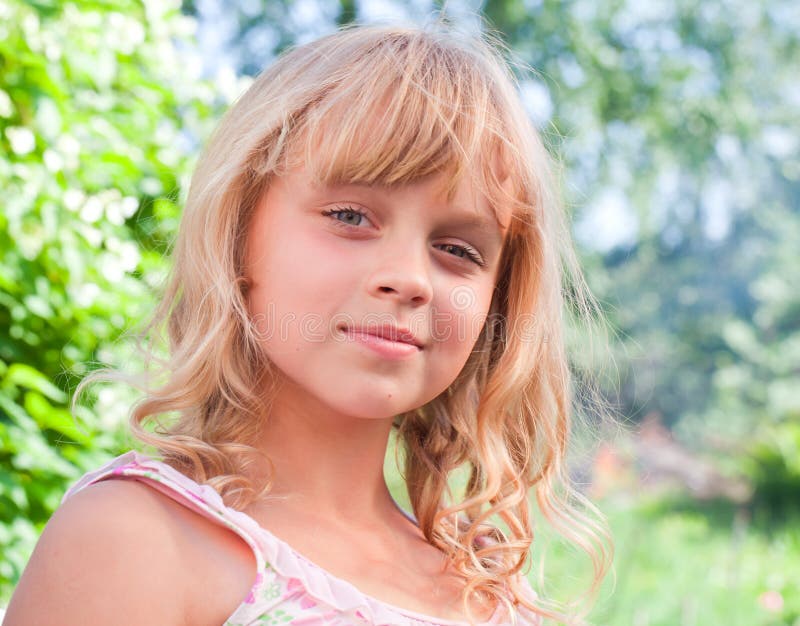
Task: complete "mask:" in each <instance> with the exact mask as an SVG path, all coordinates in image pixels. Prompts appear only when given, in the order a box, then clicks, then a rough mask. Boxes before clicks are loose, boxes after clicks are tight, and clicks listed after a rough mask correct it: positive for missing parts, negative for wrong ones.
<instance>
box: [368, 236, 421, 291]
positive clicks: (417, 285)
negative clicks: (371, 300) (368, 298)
mask: <svg viewBox="0 0 800 626" xmlns="http://www.w3.org/2000/svg"><path fill="white" fill-rule="evenodd" d="M394 250H395V252H394V253H392V254H386V255H385V256H383V257H382V258H381V259H379V260H377V262H376V264H375V266H374V270H373V272H372V274H371V276H370V280H369V290H370V293H372V295H374V296H375V297H378V298H393V299H396V300H398V301H399V302H402V303H406V302H407V303H410V304H412V305H414V306H421V305H423V304H426V303H427V302H430V300H431V298H433V286H432V285H431V277H430V268H429V266H428V263H429V261H428V256H429V253H428V251H427V250H425V249H424V246H423V245H421V244H420V245H409V244H408V243H407V242H406V243H405V245H402V244H401V245H399V246H394ZM387 252H389V251H388V250H387Z"/></svg>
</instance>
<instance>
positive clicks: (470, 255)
mask: <svg viewBox="0 0 800 626" xmlns="http://www.w3.org/2000/svg"><path fill="white" fill-rule="evenodd" d="M337 213H350V214H352V215H360V216H361V217H367V214H366V213H364V212H363V211H360V210H359V209H354V208H353V207H345V208H343V209H330V210H329V211H323V212H322V214H323V215H325V216H327V217H330V216H332V215H335V214H337ZM333 221H334V223H335V224H336V226H338V227H340V228H348V229H349V228H355V225H354V224H347V223H346V222H342V221H341V220H337V219H334V220H333ZM441 245H443V246H449V247H451V248H455V249H457V250H463V251H464V253H465V255H466V256H465V257H458V256H457V255H453V256H455V257H456V258H462V259H463V258H467V259H469V260H470V261H472V262H473V263H475V264H476V265H479V266H480V267H485V266H486V264H485V263H484V262H483V261H482V260H481V257H480V256H479V255H478V253H477V252H476V251H475V250H473V249H472V248H469V247H467V246H459V245H457V244H454V243H445V244H441Z"/></svg>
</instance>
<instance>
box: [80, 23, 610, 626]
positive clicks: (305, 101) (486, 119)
mask: <svg viewBox="0 0 800 626" xmlns="http://www.w3.org/2000/svg"><path fill="white" fill-rule="evenodd" d="M503 53H504V49H503V48H502V45H501V44H500V43H498V42H497V41H496V40H495V39H493V38H492V37H491V36H489V35H480V36H478V35H461V34H458V33H456V32H454V31H453V30H452V29H450V28H445V27H443V26H441V25H437V26H435V27H422V28H420V27H396V26H391V27H387V26H357V27H350V28H344V29H342V30H340V31H338V32H336V33H334V34H332V35H329V36H326V37H323V38H321V39H319V40H317V41H314V42H312V43H309V44H306V45H302V46H299V47H295V48H293V49H290V50H289V51H287V52H285V53H284V54H282V55H281V56H280V57H279V58H278V59H277V61H276V62H275V63H274V64H273V65H271V66H270V67H269V68H268V69H266V70H265V71H264V72H263V73H262V74H261V75H259V76H258V78H257V79H256V80H255V81H254V83H253V84H252V86H251V87H250V88H249V89H248V90H247V92H246V93H244V95H242V96H241V97H240V98H239V100H238V101H237V102H236V103H235V104H234V105H233V106H232V107H231V108H230V110H229V111H228V112H227V114H226V115H225V117H224V119H223V120H222V121H221V123H220V125H219V126H218V127H217V129H216V131H215V133H214V134H213V136H212V138H211V139H210V141H209V143H208V145H207V147H206V149H205V151H204V153H203V155H202V157H201V159H200V161H199V163H198V165H197V167H196V170H195V173H194V176H193V178H192V181H191V186H190V189H189V194H188V199H187V201H186V205H185V209H184V212H183V217H182V222H181V226H180V230H179V234H178V238H177V240H176V243H175V247H174V250H173V254H172V258H173V265H172V272H171V275H170V277H169V279H168V281H167V284H166V288H165V293H164V296H163V299H162V300H161V303H160V305H159V306H158V308H157V309H156V310H155V313H154V315H153V316H152V318H151V319H150V321H149V323H148V325H147V326H146V327H145V332H144V333H143V336H147V337H148V338H149V339H148V340H147V341H148V343H147V347H146V348H144V349H145V351H146V357H147V362H146V366H147V371H148V372H149V374H148V375H147V376H149V377H147V376H146V377H144V378H142V379H138V383H137V384H139V385H140V388H142V389H144V391H145V393H144V397H143V398H142V400H141V401H139V402H138V403H137V404H136V405H135V406H134V407H133V410H132V413H131V426H132V430H133V433H134V434H135V435H136V436H137V437H138V438H139V439H141V440H142V441H143V442H145V443H147V444H149V445H152V446H154V447H155V448H156V449H157V450H158V452H159V453H160V454H161V455H162V456H163V458H164V459H165V460H166V461H167V462H169V463H171V464H173V465H174V466H176V467H178V468H179V469H180V470H181V471H183V472H184V473H186V474H187V475H188V476H190V477H192V478H193V479H195V480H197V481H199V482H203V483H206V484H209V485H211V486H212V487H214V488H215V489H216V490H217V491H218V492H219V493H220V494H221V496H222V497H223V499H224V501H225V502H226V503H227V504H228V505H229V506H232V507H235V508H243V507H245V506H247V505H248V504H249V503H251V502H252V501H253V500H254V499H256V498H259V497H261V496H263V495H265V494H266V493H268V492H269V489H270V484H266V485H264V484H258V485H257V484H254V482H253V481H252V480H251V479H250V478H249V474H248V469H249V468H251V467H252V463H253V462H254V459H255V458H256V457H257V456H258V453H257V452H256V451H255V448H254V447H253V446H252V445H251V444H253V443H254V441H255V437H256V436H257V434H258V432H259V429H260V428H261V425H262V420H263V418H264V415H265V414H266V413H265V412H266V411H268V403H269V395H270V393H269V389H270V381H272V380H273V377H272V376H271V371H272V370H271V367H272V366H271V364H270V362H269V360H268V359H267V357H266V356H265V355H264V353H263V349H262V348H260V347H259V343H258V333H257V331H256V330H255V328H254V327H253V324H252V322H251V320H250V319H249V317H248V312H247V306H246V293H245V291H246V280H245V279H244V274H243V267H244V265H243V261H244V259H243V255H244V248H245V246H244V241H245V235H246V231H247V228H248V226H249V222H250V218H251V216H252V214H253V211H254V209H255V207H256V204H257V202H258V200H259V198H260V197H261V196H262V194H263V193H264V191H265V189H266V188H267V186H268V185H269V184H270V181H271V180H272V179H273V178H274V177H276V176H280V175H281V174H282V173H285V172H286V171H287V170H288V169H289V168H291V167H293V166H294V165H296V164H298V163H303V164H304V165H305V167H306V168H307V169H308V171H310V172H313V174H314V175H315V177H316V178H317V179H318V180H319V181H321V182H326V183H360V184H369V185H402V184H404V183H410V182H413V181H415V180H417V179H420V178H422V177H424V176H427V175H430V174H434V173H441V172H446V173H448V174H449V176H450V180H451V181H452V188H453V189H454V188H455V187H456V185H457V184H458V181H459V180H460V177H462V176H469V177H471V179H472V180H473V181H474V182H475V184H477V185H478V188H479V189H480V191H481V192H482V193H483V194H484V195H485V196H486V198H487V199H488V201H489V203H490V205H491V206H492V207H493V208H494V209H495V210H498V211H499V210H501V209H502V210H503V212H504V214H510V215H512V220H511V223H510V226H509V228H508V231H507V234H506V238H505V241H504V248H503V252H502V257H501V261H500V268H499V272H498V274H497V283H496V288H495V292H494V296H493V300H492V303H491V308H490V312H489V315H488V317H487V321H486V323H485V324H484V326H483V329H482V333H481V335H480V337H479V339H478V341H477V342H476V344H475V347H474V350H473V351H472V353H471V355H470V357H469V359H468V360H467V362H466V365H465V366H464V368H463V370H462V371H461V372H460V374H459V375H458V377H457V378H456V380H454V381H453V383H452V384H451V385H450V386H449V388H448V389H447V390H446V391H445V392H444V393H442V394H441V395H440V396H439V397H437V398H435V399H434V400H432V401H430V402H429V403H427V404H426V405H424V406H421V407H418V408H416V409H414V410H411V411H408V412H407V413H404V414H402V415H398V416H396V418H395V422H394V424H395V426H396V429H397V435H398V439H399V441H400V442H401V444H402V450H403V452H404V454H403V457H404V470H403V473H404V476H405V479H406V482H407V487H408V493H409V496H410V501H411V504H412V506H413V512H414V514H415V516H416V517H417V519H418V521H419V524H420V527H421V529H422V532H423V533H424V535H425V537H426V539H427V540H428V541H429V542H430V543H431V544H433V545H434V546H436V547H438V548H439V549H441V550H442V551H443V552H444V553H445V554H447V555H448V557H449V559H450V562H451V563H452V566H453V567H454V569H455V571H456V572H458V573H459V574H460V575H462V576H463V578H464V581H465V586H464V595H463V599H464V607H465V610H466V612H467V614H468V615H469V616H470V619H471V620H474V617H473V615H472V613H470V606H469V598H470V597H471V596H473V595H477V596H479V597H487V596H488V597H490V598H491V599H494V600H496V601H500V602H503V603H505V604H506V605H507V606H509V608H511V607H512V606H513V605H516V606H519V605H522V606H524V607H527V608H528V609H529V610H531V611H533V612H535V613H538V614H540V615H543V616H548V617H550V618H553V619H556V620H559V621H565V622H568V623H578V622H579V621H580V620H581V619H582V618H583V615H584V614H585V611H584V610H583V609H581V610H578V609H576V608H575V607H576V606H578V604H566V605H565V604H560V603H557V602H555V601H553V600H548V599H547V598H545V597H543V596H541V595H538V596H532V595H531V594H529V593H527V592H525V591H524V589H523V584H522V582H521V578H520V577H521V576H522V575H523V574H524V571H525V570H524V568H525V567H526V565H527V564H528V561H529V560H530V556H529V555H530V551H531V547H532V542H533V519H532V512H531V498H530V496H531V492H532V491H533V492H534V493H535V502H536V503H537V505H538V509H539V510H540V512H541V513H542V514H543V516H544V517H545V518H546V519H547V520H549V522H550V523H551V524H552V526H553V527H555V529H556V530H557V531H558V532H560V533H561V534H562V535H564V536H565V537H566V538H567V539H568V540H569V541H570V542H573V543H574V544H576V545H578V546H579V547H581V548H582V549H583V550H584V551H585V552H587V553H588V555H589V556H590V559H591V562H592V566H593V578H592V583H591V585H590V588H589V589H588V590H587V594H585V597H586V598H589V599H591V596H593V595H594V594H595V593H596V591H597V588H598V586H599V583H600V581H601V579H602V578H603V575H604V574H605V572H606V571H607V569H608V567H609V564H610V558H611V556H610V547H609V546H610V541H609V540H608V537H609V536H608V533H607V531H606V527H605V525H604V522H603V521H602V516H601V515H600V514H599V513H598V512H597V510H596V509H595V508H594V507H592V505H591V504H590V503H588V501H586V500H585V499H584V498H583V497H582V496H581V495H580V494H579V493H578V492H577V490H576V489H574V488H573V487H572V486H571V485H570V480H569V477H568V476H567V473H566V454H567V448H568V441H569V439H570V430H571V415H572V413H573V396H574V393H573V389H572V382H571V381H572V380H573V377H572V376H571V373H570V365H569V362H568V355H567V351H566V348H565V320H564V318H565V310H567V309H568V310H569V311H571V312H572V313H573V314H577V319H588V318H589V317H592V316H596V315H597V306H596V303H595V301H594V300H593V299H592V297H591V295H590V293H589V291H588V289H587V288H586V286H585V282H584V280H583V278H582V274H581V272H580V269H579V267H578V263H577V261H576V258H575V254H574V252H573V249H572V244H571V240H570V236H569V229H568V226H567V224H566V220H565V216H564V211H563V209H562V206H561V202H560V198H559V193H558V192H557V187H558V185H557V184H556V181H557V172H556V170H555V168H554V165H553V162H552V161H551V158H550V156H549V153H548V151H547V149H546V148H545V146H544V145H543V142H542V139H541V137H540V136H539V134H538V133H537V131H536V130H535V128H534V127H533V125H532V124H531V123H530V121H529V119H528V116H527V114H526V112H525V109H524V107H523V105H522V103H521V101H520V97H519V95H518V90H517V83H516V80H515V78H514V75H513V72H512V71H511V70H510V69H509V66H508V64H507V63H506V61H505V60H504V57H503ZM365 120H372V121H375V120H379V121H380V123H378V124H376V123H365ZM565 294H567V295H568V297H567V295H565ZM165 332H166V337H164V333H165ZM159 342H160V343H159ZM159 345H160V346H162V347H161V348H158V346H159ZM157 355H160V356H157ZM108 374H109V373H108V372H102V371H101V372H96V373H95V374H94V375H92V376H90V377H88V378H87V379H85V380H84V381H83V382H82V383H81V385H82V386H83V385H86V384H87V383H89V382H91V381H92V380H96V379H98V378H103V377H105V378H108V377H109V376H108ZM134 378H135V377H133V376H129V377H128V378H127V379H126V380H128V381H129V382H130V381H132V380H133V379H134ZM264 390H266V391H264ZM465 470H466V474H467V475H468V480H467V482H466V487H465V488H464V489H461V490H456V489H454V488H453V482H454V481H453V480H452V478H453V476H454V475H456V474H457V473H459V472H464V471H465ZM588 604H589V603H588V602H587V603H580V606H584V605H586V606H588ZM512 614H513V612H512Z"/></svg>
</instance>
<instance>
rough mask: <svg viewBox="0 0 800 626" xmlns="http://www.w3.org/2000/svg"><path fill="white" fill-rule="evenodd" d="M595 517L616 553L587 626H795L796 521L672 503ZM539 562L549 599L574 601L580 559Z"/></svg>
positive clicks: (798, 581) (609, 507)
mask: <svg viewBox="0 0 800 626" xmlns="http://www.w3.org/2000/svg"><path fill="white" fill-rule="evenodd" d="M601 508H602V509H603V510H604V512H605V513H606V514H607V515H608V516H609V521H610V524H611V527H612V531H613V533H614V541H615V550H616V553H615V559H614V572H613V574H611V575H609V577H608V579H607V580H606V582H605V584H604V586H603V589H602V591H601V593H600V596H599V599H598V602H597V603H596V605H595V608H594V610H593V611H592V613H591V614H590V619H591V621H592V623H594V624H597V625H598V626H800V520H798V519H794V520H784V521H783V522H782V523H780V524H772V525H766V524H761V525H755V524H752V523H750V522H749V521H748V518H749V516H748V514H747V513H746V512H745V511H742V510H740V511H736V510H735V509H733V508H732V507H726V506H724V505H721V506H720V505H718V506H703V505H699V504H697V503H692V502H686V501H670V500H662V501H653V502H638V503H632V504H631V503H629V504H626V505H621V504H612V503H605V504H603V503H601ZM547 559H548V560H547V561H546V563H547V577H546V581H547V583H548V584H549V585H550V587H551V592H552V593H553V595H555V597H557V598H559V599H565V598H567V597H569V596H570V595H573V594H574V593H575V589H576V587H577V586H578V585H579V583H580V579H581V577H580V576H576V575H575V574H574V572H575V571H576V570H578V569H583V570H584V571H585V570H586V560H585V559H581V558H580V557H579V555H578V554H576V553H575V552H574V551H571V550H568V549H566V548H565V547H564V545H563V544H560V543H559V544H553V548H552V549H551V550H549V551H548V554H547ZM584 579H585V577H584ZM764 594H768V595H767V596H765V595H764ZM777 594H779V595H777ZM770 598H771V599H772V600H773V601H774V600H779V601H782V606H781V607H780V608H778V607H775V606H774V605H773V608H772V610H770V609H769V608H767V606H766V605H767V604H769V602H768V600H769V599H770Z"/></svg>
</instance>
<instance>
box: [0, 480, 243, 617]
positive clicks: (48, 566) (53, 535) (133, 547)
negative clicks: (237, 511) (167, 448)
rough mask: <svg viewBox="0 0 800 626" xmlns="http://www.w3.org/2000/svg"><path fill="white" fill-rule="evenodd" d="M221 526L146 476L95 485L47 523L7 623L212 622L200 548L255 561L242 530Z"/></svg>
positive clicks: (21, 581)
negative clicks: (201, 603) (198, 593)
mask: <svg viewBox="0 0 800 626" xmlns="http://www.w3.org/2000/svg"><path fill="white" fill-rule="evenodd" d="M212 526H214V525H213V524H212V522H210V521H206V520H203V519H202V518H201V517H200V516H199V515H197V514H196V513H194V512H192V511H189V510H188V509H186V508H185V507H183V506H181V505H180V504H178V503H177V502H174V501H173V500H172V499H171V498H169V497H168V496H166V495H164V494H161V493H159V492H158V491H156V490H154V489H152V488H150V487H148V486H147V485H144V484H142V483H140V482H138V481H134V480H116V479H115V480H108V481H103V482H100V483H97V484H95V485H91V486H90V487H87V488H85V489H84V490H83V491H81V492H79V493H76V494H75V495H73V496H72V497H70V498H69V499H67V500H66V501H65V502H64V503H63V504H62V506H61V507H60V508H59V509H58V510H57V511H56V513H55V514H54V515H53V517H52V518H51V519H50V521H49V522H48V523H47V526H46V527H45V529H44V532H43V533H42V536H41V538H40V539H39V542H38V544H37V546H36V548H35V550H34V552H33V554H32V556H31V559H30V561H29V563H28V566H27V568H26V570H25V572H24V573H23V575H22V578H21V579H20V582H19V585H18V586H17V589H16V591H15V593H14V596H13V597H12V599H11V603H10V605H9V607H8V612H7V614H6V621H5V622H4V624H5V625H6V626H15V625H16V624H26V625H28V624H31V625H33V624H53V623H58V624H64V625H69V624H94V623H98V624H99V623H114V624H142V623H152V624H164V625H170V624H186V623H202V622H204V621H205V620H199V621H196V620H195V616H193V615H192V613H191V611H192V609H191V607H192V606H196V605H195V604H194V600H195V598H194V596H193V594H194V593H195V589H196V584H193V583H194V582H195V580H193V579H196V578H197V576H198V575H202V574H203V573H204V569H203V568H204V567H205V566H206V565H205V560H204V559H205V557H200V556H198V555H200V554H201V553H202V552H203V550H201V549H199V548H200V546H201V545H207V544H208V543H211V544H212V547H214V548H215V549H216V551H222V553H224V554H225V555H227V556H228V558H229V559H233V560H232V561H230V562H232V563H234V564H235V563H237V562H239V563H246V562H247V560H246V559H247V556H246V554H244V553H243V552H242V551H241V546H237V545H236V538H231V537H230V535H231V534H232V533H230V532H226V531H224V530H222V529H219V528H212ZM219 533H223V534H219ZM226 542H228V543H226ZM239 543H240V544H241V543H242V542H241V541H240V540H239ZM226 550H227V552H226ZM237 550H238V552H237ZM214 551H215V550H212V552H214ZM237 559H238V561H237ZM242 572H243V573H242V574H241V575H240V577H239V578H237V581H238V580H240V579H241V576H245V577H246V570H242ZM190 573H191V574H190ZM240 586H241V583H240ZM235 589H238V588H235ZM45 590H46V591H45ZM234 593H235V592H234ZM223 600H224V598H223ZM231 602H232V601H228V602H227V603H224V602H223V604H224V606H223V607H222V609H221V610H222V611H223V612H224V611H225V610H227V607H228V606H229V605H230V604H231ZM234 608H235V606H234ZM215 617H216V616H215ZM224 617H227V615H225V616H224ZM224 617H223V620H224ZM223 620H219V621H223ZM219 621H217V623H219ZM209 623H212V622H209Z"/></svg>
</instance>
